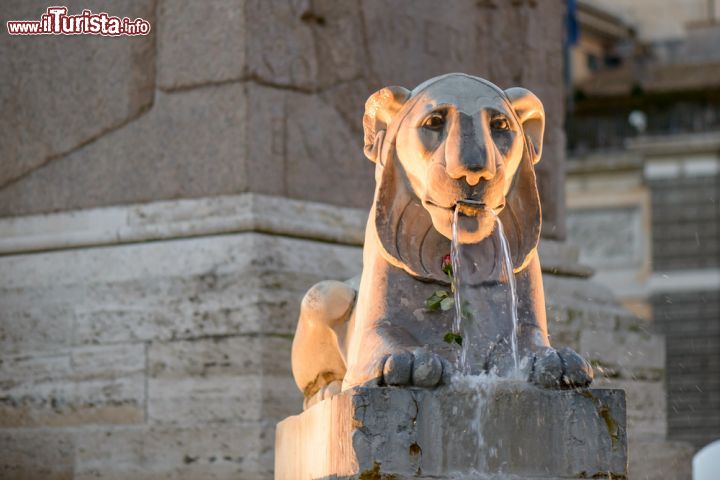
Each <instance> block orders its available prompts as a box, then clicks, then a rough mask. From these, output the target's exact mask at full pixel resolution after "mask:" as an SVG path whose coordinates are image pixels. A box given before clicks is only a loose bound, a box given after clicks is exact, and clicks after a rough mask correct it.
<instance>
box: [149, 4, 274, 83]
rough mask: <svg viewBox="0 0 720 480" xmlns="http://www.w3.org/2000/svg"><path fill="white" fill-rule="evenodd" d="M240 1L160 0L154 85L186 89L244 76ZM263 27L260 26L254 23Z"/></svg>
mask: <svg viewBox="0 0 720 480" xmlns="http://www.w3.org/2000/svg"><path fill="white" fill-rule="evenodd" d="M244 3H245V2H243V1H242V0H221V1H213V2H190V3H188V2H183V1H179V0H160V2H159V3H158V16H157V52H158V53H157V77H158V78H157V83H158V86H159V87H160V88H164V89H173V88H187V87H191V86H193V85H201V84H204V83H213V82H215V83H217V82H226V81H228V80H237V79H239V78H240V77H242V75H243V73H244V70H245V50H246V47H247V46H246V39H245V35H246V29H247V26H246V24H245V9H244ZM258 23H260V24H262V25H265V22H258Z"/></svg>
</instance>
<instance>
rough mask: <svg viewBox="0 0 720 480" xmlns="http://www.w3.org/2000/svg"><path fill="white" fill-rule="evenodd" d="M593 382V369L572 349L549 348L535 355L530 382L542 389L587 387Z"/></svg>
mask: <svg viewBox="0 0 720 480" xmlns="http://www.w3.org/2000/svg"><path fill="white" fill-rule="evenodd" d="M592 380H593V371H592V367H591V366H590V364H589V363H588V362H587V361H586V360H585V359H584V358H582V357H581V356H580V355H578V354H577V353H575V351H574V350H572V349H571V348H568V347H563V348H561V349H560V350H555V349H554V348H550V347H548V348H545V349H543V350H541V351H539V352H537V353H536V354H535V363H534V365H533V370H532V373H531V375H530V381H532V382H533V383H535V384H537V385H540V386H541V387H545V388H575V387H587V386H588V385H590V383H591V382H592Z"/></svg>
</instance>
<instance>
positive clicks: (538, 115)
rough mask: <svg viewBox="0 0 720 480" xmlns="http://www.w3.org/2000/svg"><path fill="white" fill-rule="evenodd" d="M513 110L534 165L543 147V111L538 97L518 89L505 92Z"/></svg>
mask: <svg viewBox="0 0 720 480" xmlns="http://www.w3.org/2000/svg"><path fill="white" fill-rule="evenodd" d="M505 94H506V95H507V97H508V99H509V100H510V103H511V104H512V107H513V110H515V113H516V114H517V116H518V119H520V124H521V126H522V128H523V132H524V133H525V138H526V139H527V147H528V150H529V152H528V153H529V154H530V157H531V160H532V163H533V164H535V163H537V162H538V161H540V156H541V155H542V146H543V133H544V132H545V109H544V108H543V104H542V102H541V101H540V99H539V98H538V97H536V96H535V94H533V93H532V92H531V91H530V90H526V89H524V88H520V87H513V88H508V89H507V90H505Z"/></svg>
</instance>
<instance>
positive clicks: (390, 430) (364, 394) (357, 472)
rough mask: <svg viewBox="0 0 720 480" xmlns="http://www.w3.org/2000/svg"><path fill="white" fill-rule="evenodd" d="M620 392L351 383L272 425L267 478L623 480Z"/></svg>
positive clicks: (474, 383) (467, 382)
mask: <svg viewBox="0 0 720 480" xmlns="http://www.w3.org/2000/svg"><path fill="white" fill-rule="evenodd" d="M626 475H627V442H626V423H625V394H624V392H623V391H622V390H609V389H591V390H582V391H553V390H541V389H538V388H535V387H531V386H529V385H527V384H525V383H522V382H512V381H500V382H494V383H488V382H485V381H478V379H473V378H470V379H463V380H461V381H459V382H455V383H454V384H453V385H451V386H446V387H442V388H438V389H435V390H423V389H413V388H395V387H371V388H365V387H357V388H353V389H350V390H347V391H345V392H342V393H341V394H339V395H336V396H334V397H332V398H330V399H327V400H324V401H322V402H320V403H318V404H316V405H315V406H313V407H311V408H310V409H308V410H306V411H305V412H303V413H301V414H300V415H295V416H292V417H288V418H286V419H285V420H283V421H282V422H280V423H279V424H278V426H277V431H276V438H275V479H276V480H305V479H345V478H348V479H350V478H352V479H356V478H358V479H405V478H433V479H450V478H453V479H462V478H503V479H508V478H543V479H553V478H556V479H560V478H626Z"/></svg>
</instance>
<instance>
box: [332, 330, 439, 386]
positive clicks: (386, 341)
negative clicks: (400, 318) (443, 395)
mask: <svg viewBox="0 0 720 480" xmlns="http://www.w3.org/2000/svg"><path fill="white" fill-rule="evenodd" d="M359 340H360V342H358V344H357V345H355V346H353V348H352V349H351V355H352V357H353V359H352V360H351V361H350V362H349V364H350V369H349V370H348V372H347V374H346V376H345V381H344V382H343V389H345V388H348V387H352V386H356V385H392V386H416V387H424V388H432V387H435V386H437V385H438V384H440V383H441V381H442V379H443V373H449V371H450V367H449V364H448V363H447V362H446V361H444V360H442V358H441V356H440V355H438V354H437V353H435V352H432V351H430V350H429V349H427V348H424V347H422V346H419V342H418V341H417V340H415V339H413V338H412V337H411V336H410V335H408V334H407V333H406V332H404V331H403V330H402V329H400V328H395V327H393V326H383V327H379V328H371V329H369V330H368V331H366V332H365V334H364V335H361V336H360V338H359Z"/></svg>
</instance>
